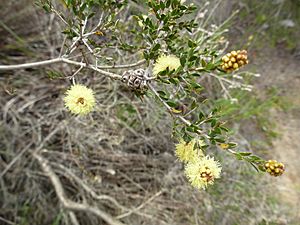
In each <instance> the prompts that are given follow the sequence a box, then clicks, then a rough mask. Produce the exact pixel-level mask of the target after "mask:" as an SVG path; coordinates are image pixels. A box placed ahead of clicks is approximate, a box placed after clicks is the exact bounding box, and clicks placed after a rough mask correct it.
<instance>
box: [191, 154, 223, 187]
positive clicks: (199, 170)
mask: <svg viewBox="0 0 300 225" xmlns="http://www.w3.org/2000/svg"><path fill="white" fill-rule="evenodd" d="M221 170H222V168H221V165H220V163H219V162H218V161H215V160H214V158H210V157H209V156H206V157H202V158H200V159H197V160H196V161H195V162H190V163H188V164H187V165H186V166H185V174H186V176H187V178H188V180H189V181H190V183H191V185H192V186H193V187H195V188H198V189H205V188H206V187H207V186H208V185H209V184H213V183H214V180H215V179H217V178H220V173H221Z"/></svg>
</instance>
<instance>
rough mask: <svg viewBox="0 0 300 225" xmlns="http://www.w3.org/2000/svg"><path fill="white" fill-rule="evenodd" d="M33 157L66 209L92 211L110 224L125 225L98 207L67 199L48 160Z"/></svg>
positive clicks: (34, 155)
mask: <svg viewBox="0 0 300 225" xmlns="http://www.w3.org/2000/svg"><path fill="white" fill-rule="evenodd" d="M33 157H34V158H35V159H36V160H37V161H38V163H39V164H40V166H41V168H42V170H43V171H44V172H45V174H46V176H47V177H48V178H49V179H50V180H51V183H52V185H53V187H54V189H55V192H56V195H57V197H58V199H59V201H60V202H61V204H62V206H63V207H64V208H66V209H68V210H72V211H84V212H89V213H93V214H95V215H96V216H98V217H100V218H101V219H103V220H104V221H105V222H107V223H108V224H110V225H125V224H123V223H121V222H120V221H118V220H116V219H114V218H113V217H112V216H111V215H109V214H108V213H106V212H104V211H102V210H100V209H98V208H95V207H92V206H89V205H85V204H81V203H77V202H73V201H71V200H69V199H67V197H66V194H65V190H64V188H63V186H62V184H61V182H60V179H59V178H58V176H57V175H56V174H55V173H54V172H53V170H52V168H51V167H50V165H49V162H48V161H47V160H46V159H44V158H43V157H42V156H40V155H39V154H37V153H33Z"/></svg>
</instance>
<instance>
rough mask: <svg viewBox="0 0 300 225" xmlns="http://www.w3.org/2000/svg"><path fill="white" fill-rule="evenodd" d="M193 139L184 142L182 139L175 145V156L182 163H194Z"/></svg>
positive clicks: (195, 156)
mask: <svg viewBox="0 0 300 225" xmlns="http://www.w3.org/2000/svg"><path fill="white" fill-rule="evenodd" d="M195 143H196V141H195V139H193V140H191V141H190V142H188V143H187V142H185V141H184V140H183V139H182V140H180V141H179V143H178V144H176V146H175V147H176V150H175V154H176V156H177V157H178V159H179V160H180V161H182V162H194V161H195V160H196V158H197V153H196V150H194V146H195Z"/></svg>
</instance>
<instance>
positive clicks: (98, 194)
mask: <svg viewBox="0 0 300 225" xmlns="http://www.w3.org/2000/svg"><path fill="white" fill-rule="evenodd" d="M26 3H27V4H26ZM31 5H32V3H31V1H28V2H26V1H25V0H24V1H20V2H17V3H12V1H7V2H6V3H4V4H2V6H1V13H0V15H1V18H4V19H3V20H1V21H2V23H4V24H5V25H6V27H8V28H10V29H11V31H10V30H8V29H4V27H3V26H2V27H1V29H2V30H0V34H1V36H0V46H1V53H0V54H1V58H0V63H1V64H2V63H17V62H21V61H26V60H28V59H29V58H30V59H31V60H35V59H40V58H43V59H45V58H49V57H51V55H53V54H56V51H57V50H56V49H57V47H59V45H58V43H59V40H58V39H57V37H58V35H57V33H55V32H54V30H55V29H54V28H55V27H56V26H57V24H56V22H55V21H53V20H52V18H51V17H50V16H49V15H46V16H44V15H43V14H42V13H41V12H40V11H37V9H35V8H33V7H32V6H31ZM14 10H15V11H14ZM42 15H43V16H42ZM49 23H53V26H52V31H53V32H49V31H47V32H46V33H45V32H42V31H44V28H45V26H46V25H49ZM52 69H54V70H56V71H60V72H62V73H63V74H64V75H65V76H68V75H70V74H71V72H72V69H71V68H69V67H65V66H62V65H59V66H55V67H53V68H52ZM80 81H81V82H83V83H85V84H87V85H88V86H90V87H91V88H92V89H93V90H95V92H96V96H97V101H98V104H97V108H96V110H95V112H94V113H92V114H91V115H89V116H88V117H85V118H81V117H75V116H72V115H70V114H69V113H68V112H67V111H66V109H65V108H64V106H63V102H62V96H63V93H64V91H65V89H66V88H67V87H68V86H69V81H68V80H67V79H66V80H65V79H55V80H50V79H49V78H48V77H47V75H46V71H45V69H30V70H21V71H13V72H1V73H0V86H1V90H0V96H1V98H0V107H1V111H0V116H1V117H0V119H1V121H0V173H1V176H0V185H1V190H0V207H1V210H0V224H20V225H21V224H22V225H25V224H31V225H34V224H37V225H41V224H74V223H73V222H74V221H73V220H72V218H71V217H70V215H69V214H68V212H67V211H66V210H64V209H63V208H62V207H61V205H60V203H59V201H58V199H57V195H56V193H55V192H54V189H53V187H52V184H51V182H50V181H49V179H48V178H47V177H46V176H45V174H44V173H43V171H42V170H41V167H40V166H39V164H38V163H37V162H36V160H35V159H34V158H33V157H32V154H31V153H32V151H34V150H37V149H38V150H39V154H40V155H41V156H43V157H44V158H45V159H47V160H48V162H49V164H50V166H51V167H52V169H53V171H54V172H55V173H56V174H57V175H58V176H59V178H60V181H61V183H62V185H63V187H64V189H65V192H66V195H67V197H68V198H69V199H71V200H73V201H76V202H82V203H85V204H90V205H92V206H95V207H97V208H99V209H102V210H103V211H106V212H108V213H110V214H111V215H112V216H114V217H116V218H119V219H121V221H123V222H124V223H126V224H132V225H135V224H136V225H142V224H145V225H151V224H153V225H154V224H155V225H159V224H172V225H176V224H182V225H183V224H184V225H185V224H259V222H261V221H263V220H264V219H265V220H266V221H275V222H278V221H281V222H283V223H282V224H287V221H288V218H286V217H284V216H283V215H281V213H274V212H276V208H275V210H274V208H273V207H277V204H276V202H272V201H270V199H269V196H268V194H267V192H265V191H264V190H265V189H268V188H271V187H269V186H268V184H267V181H266V180H264V179H261V178H260V177H259V176H257V175H255V174H254V175H253V171H252V170H251V168H249V167H248V165H246V164H240V163H236V162H235V160H234V159H231V158H228V157H227V156H225V155H224V154H223V153H221V154H220V153H219V154H218V158H220V159H223V164H224V168H225V169H224V170H225V171H224V174H223V177H224V178H223V179H221V181H219V182H218V183H217V184H216V186H215V187H213V188H211V189H210V190H209V191H208V192H204V191H200V192H199V191H195V190H193V189H192V188H191V187H190V186H189V184H188V183H187V182H186V179H185V178H184V176H183V173H182V165H181V164H180V163H179V162H177V161H176V159H175V157H174V156H173V144H172V140H171V138H170V135H171V128H170V126H171V121H170V120H169V119H168V116H167V115H166V114H165V113H164V112H163V111H162V109H160V108H159V107H157V106H156V105H155V103H153V102H152V101H151V100H149V99H148V98H145V99H144V100H143V101H141V100H140V99H137V98H136V97H134V95H133V94H132V93H130V92H129V91H128V90H127V89H126V88H124V87H123V86H122V84H121V83H117V82H114V81H111V80H108V79H105V78H102V77H100V76H98V75H97V74H95V73H91V72H90V71H83V73H82V74H81V78H80ZM76 217H77V220H78V222H79V223H80V224H84V225H89V224H91V225H93V224H105V223H104V222H103V221H102V220H100V219H99V218H97V217H96V216H93V215H91V214H87V213H83V212H76ZM72 221H73V222H72ZM261 224H264V223H261ZM275 224H276V223H275Z"/></svg>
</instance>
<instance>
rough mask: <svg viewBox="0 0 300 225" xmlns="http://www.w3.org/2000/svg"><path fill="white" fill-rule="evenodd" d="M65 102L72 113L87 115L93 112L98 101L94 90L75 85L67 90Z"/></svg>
mask: <svg viewBox="0 0 300 225" xmlns="http://www.w3.org/2000/svg"><path fill="white" fill-rule="evenodd" d="M64 102H65V106H66V107H67V108H68V109H69V110H70V111H71V112H72V113H75V114H80V115H86V114H88V113H89V112H91V111H92V110H93V108H94V106H95V102H96V100H95V97H94V93H93V90H92V89H89V88H87V87H86V86H84V85H81V84H75V85H73V86H72V87H71V88H70V89H69V90H67V92H66V96H65V98H64Z"/></svg>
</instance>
